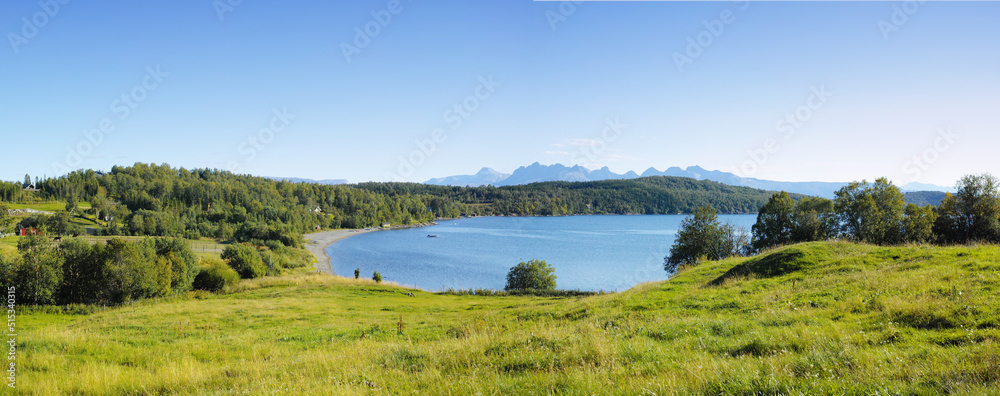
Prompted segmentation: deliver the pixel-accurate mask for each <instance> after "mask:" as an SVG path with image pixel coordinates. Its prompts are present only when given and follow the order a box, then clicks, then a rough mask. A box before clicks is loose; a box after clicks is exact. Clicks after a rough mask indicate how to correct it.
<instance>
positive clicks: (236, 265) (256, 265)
mask: <svg viewBox="0 0 1000 396" xmlns="http://www.w3.org/2000/svg"><path fill="white" fill-rule="evenodd" d="M222 259H223V260H226V263H227V264H229V266H230V267H232V269H234V270H236V272H237V273H239V274H240V277H241V278H244V279H253V278H259V277H262V276H264V275H266V274H267V266H266V265H264V261H263V260H261V259H260V253H257V249H254V248H253V247H252V246H249V245H243V244H233V245H230V246H228V247H226V250H223V251H222Z"/></svg>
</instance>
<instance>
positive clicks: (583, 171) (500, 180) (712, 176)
mask: <svg viewBox="0 0 1000 396" xmlns="http://www.w3.org/2000/svg"><path fill="white" fill-rule="evenodd" d="M646 176H675V177H690V178H692V179H697V180H711V181H715V182H719V183H722V184H727V185H731V186H741V187H752V188H759V189H762V190H768V191H787V192H790V193H798V194H805V195H813V196H819V197H824V198H834V192H835V191H837V190H839V189H840V188H842V187H844V186H846V185H847V183H832V182H781V181H770V180H761V179H754V178H747V177H740V176H737V175H734V174H732V173H728V172H722V171H717V170H713V171H710V170H707V169H704V168H702V167H700V166H690V167H688V168H687V169H682V168H679V167H671V168H668V169H666V170H664V171H659V170H657V169H656V168H649V169H646V170H645V171H643V172H642V174H638V173H636V172H633V171H628V172H626V173H624V174H618V173H614V172H612V171H611V170H610V169H608V167H603V168H601V169H597V170H590V169H587V168H584V167H582V166H580V165H574V166H565V165H562V164H553V165H542V164H540V163H538V162H535V163H533V164H531V165H529V166H522V167H520V168H517V169H516V170H514V172H513V173H511V174H506V173H501V172H498V171H496V170H493V169H490V168H483V169H481V170H480V171H479V172H478V173H476V174H474V175H461V176H448V177H442V178H435V179H431V180H428V181H426V182H424V183H425V184H433V185H445V186H473V187H476V186H484V185H493V186H498V187H499V186H512V185H521V184H530V183H537V182H546V181H571V182H575V181H581V182H582V181H598V180H615V179H635V178H637V177H646ZM901 189H902V190H903V191H908V192H914V191H941V192H944V191H951V189H949V188H947V187H941V186H935V185H930V184H918V183H910V184H907V185H905V186H902V187H901ZM940 196H941V197H942V198H943V196H944V194H941V195H940ZM934 198H936V195H935V196H934ZM932 199H933V198H932Z"/></svg>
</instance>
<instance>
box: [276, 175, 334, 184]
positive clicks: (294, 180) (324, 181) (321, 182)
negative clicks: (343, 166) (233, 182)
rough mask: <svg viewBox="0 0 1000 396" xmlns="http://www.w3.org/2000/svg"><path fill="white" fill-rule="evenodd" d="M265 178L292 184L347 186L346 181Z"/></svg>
mask: <svg viewBox="0 0 1000 396" xmlns="http://www.w3.org/2000/svg"><path fill="white" fill-rule="evenodd" d="M265 178H267V179H271V180H277V181H286V182H292V183H314V184H326V185H335V184H347V180H346V179H323V180H313V179H303V178H301V177H271V176H266V177H265Z"/></svg>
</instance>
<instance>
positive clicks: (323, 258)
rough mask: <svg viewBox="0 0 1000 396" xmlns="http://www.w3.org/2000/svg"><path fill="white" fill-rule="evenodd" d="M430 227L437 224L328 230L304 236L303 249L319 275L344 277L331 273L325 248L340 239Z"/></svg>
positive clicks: (330, 265) (331, 269) (329, 261)
mask: <svg viewBox="0 0 1000 396" xmlns="http://www.w3.org/2000/svg"><path fill="white" fill-rule="evenodd" d="M441 220H445V219H441ZM432 225H437V223H434V222H430V223H420V224H411V225H397V226H390V227H389V228H381V227H372V228H366V229H357V230H353V229H340V230H330V231H321V232H315V233H312V234H306V235H304V237H305V239H306V246H305V247H306V249H308V250H309V252H310V253H312V254H313V256H316V270H317V271H319V272H321V273H324V274H328V275H335V276H344V275H338V274H335V273H334V272H333V266H332V264H331V260H332V259H331V258H330V256H328V255H327V254H326V248H328V247H330V246H331V245H333V244H334V243H336V242H337V241H340V240H342V239H345V238H348V237H352V236H355V235H361V234H364V233H368V232H372V231H388V230H401V229H405V228H417V227H427V226H432Z"/></svg>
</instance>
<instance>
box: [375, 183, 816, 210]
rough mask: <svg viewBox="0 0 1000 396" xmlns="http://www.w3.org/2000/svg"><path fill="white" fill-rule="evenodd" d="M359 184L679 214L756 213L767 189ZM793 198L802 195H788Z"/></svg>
mask: <svg viewBox="0 0 1000 396" xmlns="http://www.w3.org/2000/svg"><path fill="white" fill-rule="evenodd" d="M357 187H358V188H360V189H363V190H368V191H372V192H377V193H382V194H387V195H391V196H405V195H410V194H427V195H433V196H438V197H444V198H447V199H448V200H450V201H454V202H461V203H464V204H473V205H475V206H474V207H473V210H474V211H476V212H480V213H482V212H483V210H488V211H492V212H493V213H494V214H502V215H542V216H549V215H563V214H679V213H683V214H686V213H692V212H693V211H694V210H695V209H697V208H698V207H701V206H706V205H708V206H712V207H714V208H716V210H718V211H719V212H721V213H729V214H734V213H756V212H757V210H758V209H760V207H761V206H763V205H764V203H765V202H767V199H768V198H770V196H771V193H770V192H767V191H764V190H758V189H753V188H746V187H734V186H728V185H725V184H721V183H716V182H712V181H706V180H701V181H699V180H695V179H690V178H683V177H666V176H653V177H643V178H638V179H631V180H603V181H595V182H562V181H557V182H543V183H532V184H527V185H520V186H505V187H493V186H483V187H448V186H434V185H426V184H413V183H362V184H359V185H358V186H357ZM793 196H794V197H795V198H796V199H799V198H801V197H802V196H801V195H793Z"/></svg>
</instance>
